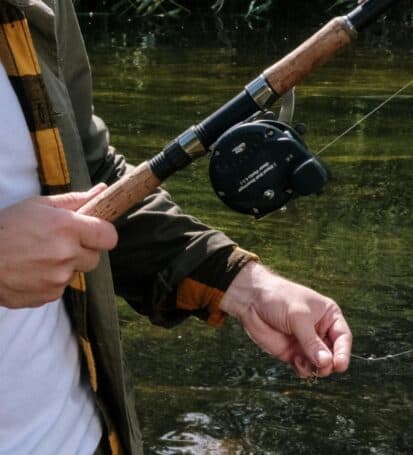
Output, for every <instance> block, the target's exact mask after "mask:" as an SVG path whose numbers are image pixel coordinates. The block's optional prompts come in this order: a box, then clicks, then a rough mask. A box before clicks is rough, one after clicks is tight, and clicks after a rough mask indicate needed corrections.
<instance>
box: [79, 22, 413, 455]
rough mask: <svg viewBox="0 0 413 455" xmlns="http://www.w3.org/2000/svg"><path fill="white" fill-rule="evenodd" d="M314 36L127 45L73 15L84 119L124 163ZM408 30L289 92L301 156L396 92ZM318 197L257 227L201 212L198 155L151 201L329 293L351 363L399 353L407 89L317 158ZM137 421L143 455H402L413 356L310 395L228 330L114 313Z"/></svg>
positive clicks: (409, 157)
mask: <svg viewBox="0 0 413 455" xmlns="http://www.w3.org/2000/svg"><path fill="white" fill-rule="evenodd" d="M318 25H319V24H318V23H314V22H313V23H312V24H310V25H309V26H308V27H304V28H303V27H298V26H297V25H294V24H289V25H288V26H287V25H283V26H278V27H275V26H274V25H269V24H261V23H258V24H247V23H245V22H244V21H243V20H242V19H241V18H237V19H235V20H234V21H231V20H229V19H226V20H224V21H220V20H215V21H214V20H212V19H209V20H203V21H200V22H199V23H197V24H188V21H186V22H184V24H183V25H179V26H178V25H176V24H174V25H173V26H171V27H158V26H156V24H155V25H154V26H153V27H152V28H150V31H145V32H143V31H140V29H139V26H138V25H137V24H134V23H128V22H125V23H124V24H123V25H122V27H120V26H118V27H113V26H111V25H109V26H108V23H107V21H106V20H104V19H102V18H99V17H98V18H96V17H95V18H82V26H83V30H84V31H85V32H86V36H87V44H88V48H89V52H90V56H91V61H92V67H93V72H94V80H95V86H94V88H95V105H96V111H97V113H98V114H99V115H101V116H102V117H103V118H104V119H105V120H106V122H107V123H108V125H109V127H110V130H111V139H112V143H114V144H115V145H116V146H117V148H118V149H119V150H120V151H121V152H122V153H124V154H126V155H127V156H128V157H129V159H130V160H131V161H132V162H135V163H138V162H141V161H142V160H144V159H146V158H148V157H150V156H152V155H154V154H155V153H156V152H158V151H159V150H160V149H161V148H162V147H163V146H164V145H165V144H166V143H167V142H168V141H169V140H170V139H172V138H174V137H175V136H177V135H178V134H179V133H181V132H182V131H184V130H185V129H186V128H187V127H188V126H190V125H191V124H193V123H196V122H198V121H199V120H201V119H202V118H204V117H205V116H206V115H208V114H209V113H211V112H212V111H213V110H215V109H216V108H217V107H219V106H220V105H221V104H223V103H224V102H225V101H227V100H228V99H229V98H231V97H232V96H233V95H235V94H236V93H237V92H238V91H239V90H240V89H241V88H242V87H243V86H244V85H245V83H247V82H249V81H250V80H251V79H253V78H254V77H256V76H257V75H258V74H259V72H260V71H262V70H263V69H264V68H265V67H267V66H269V65H270V64H272V63H273V62H275V61H276V60H278V59H279V58H280V57H281V56H282V55H284V53H285V52H287V51H288V50H290V49H292V48H294V47H295V46H296V45H297V44H299V42H300V41H301V40H302V39H304V37H305V36H306V35H309V34H311V33H312V32H313V31H314V30H315V29H316V28H317V27H318ZM411 37H412V28H411V27H410V28H409V27H401V26H400V27H390V26H388V25H385V24H384V25H383V24H382V25H381V26H378V27H375V28H374V29H373V30H372V31H370V32H368V33H367V34H365V35H364V36H363V37H362V38H361V39H360V41H359V42H358V43H357V45H356V46H353V47H352V48H350V49H348V50H346V51H344V52H343V53H341V54H340V55H339V56H338V57H337V58H335V59H334V60H333V61H332V62H330V63H329V64H328V65H327V66H325V67H324V68H322V69H320V70H319V71H317V73H316V74H314V75H312V76H311V77H309V78H308V79H307V80H306V81H305V83H304V84H302V85H301V86H300V87H299V88H298V89H297V105H296V116H295V120H296V121H297V122H303V123H305V124H306V126H307V132H306V134H305V140H306V142H307V144H308V145H309V147H310V148H311V149H312V150H314V151H317V150H319V149H320V148H321V147H322V146H323V145H325V144H326V143H328V142H329V141H331V140H332V139H334V137H335V136H337V135H338V134H339V133H341V132H342V131H343V130H345V129H346V128H347V127H349V126H350V125H352V124H353V123H354V122H356V121H357V120H359V119H360V118H362V117H363V115H365V114H366V113H367V112H369V111H370V110H372V109H373V108H374V107H375V106H377V105H378V104H380V103H381V102H382V101H383V100H385V99H386V97H388V96H389V95H390V94H392V93H394V92H395V91H396V90H398V89H399V88H400V87H401V86H402V85H404V84H405V83H407V82H408V81H409V80H411V79H412V74H413V58H412V57H413V51H412V40H411ZM321 156H322V158H323V160H324V162H325V163H326V164H327V165H328V167H329V169H330V170H331V172H332V175H333V179H332V181H331V182H330V183H329V184H328V186H327V187H326V190H325V191H324V192H323V194H322V195H320V196H317V197H314V196H312V197H307V198H302V199H300V200H297V201H295V202H293V203H291V204H290V205H289V206H288V208H287V209H286V210H285V211H278V212H276V213H274V214H272V215H270V216H267V217H265V218H263V219H261V220H259V221H256V220H255V219H252V218H249V217H245V216H243V215H239V214H236V213H234V212H232V211H230V210H229V209H227V208H226V207H224V206H223V205H222V203H221V202H220V201H218V200H217V199H216V197H215V195H214V193H213V190H212V189H211V188H210V185H209V182H208V172H207V168H208V160H207V159H206V158H205V159H202V160H200V161H198V162H197V163H195V164H193V165H191V166H190V167H189V168H188V169H186V170H184V171H182V172H181V173H179V174H177V175H175V176H174V177H172V178H171V179H170V180H168V182H167V183H166V185H165V187H166V188H167V189H168V190H169V191H170V192H171V193H172V195H173V197H174V199H175V200H176V201H177V202H178V203H179V204H180V205H181V206H182V208H183V209H184V210H185V211H187V212H189V213H191V214H193V215H195V216H196V217H198V218H200V219H201V220H203V221H204V222H206V223H208V224H210V225H211V226H214V227H217V228H219V229H222V230H224V231H225V232H226V233H227V234H228V235H229V236H231V237H232V238H233V239H235V240H236V241H237V242H239V244H240V245H242V246H243V247H244V248H247V249H250V250H252V251H254V252H255V253H257V254H258V255H259V256H260V257H261V259H262V260H263V262H264V263H266V264H268V265H269V266H270V267H272V268H273V269H275V270H277V271H279V272H280V273H281V274H283V275H285V276H287V277H289V278H291V279H293V280H298V281H299V282H302V283H303V284H306V285H308V286H311V287H313V288H315V289H317V290H318V291H320V292H322V293H325V294H327V295H329V296H331V297H333V298H334V299H335V300H336V301H337V302H338V303H339V304H340V305H341V307H342V308H343V311H344V313H345V315H346V317H347V319H348V321H349V323H350V325H351V327H352V330H353V334H354V349H353V352H354V354H356V355H358V356H361V357H364V358H368V357H374V356H375V357H381V356H386V355H388V354H397V353H400V352H403V351H408V350H410V349H413V282H412V273H413V264H412V262H413V254H412V246H413V229H412V228H413V206H412V199H413V183H412V177H411V176H412V172H413V86H411V87H410V88H409V89H406V90H405V91H404V92H403V93H402V94H400V96H398V97H397V98H395V99H394V100H392V101H391V102H390V103H388V104H387V105H386V106H384V107H383V108H382V109H381V110H380V111H378V112H377V113H376V114H374V115H373V116H372V117H370V118H369V119H368V120H366V121H365V122H363V123H362V124H361V125H360V126H359V127H357V128H356V129H355V130H353V131H352V132H351V133H349V134H348V135H347V136H345V137H344V138H343V139H341V140H340V141H338V142H337V143H336V144H335V145H334V146H332V147H331V148H329V149H328V150H327V151H326V152H324V154H322V155H321ZM120 311H121V319H122V327H123V339H124V342H125V348H126V352H127V357H128V360H129V364H130V367H131V370H132V373H133V378H134V379H133V380H134V382H135V384H136V386H135V387H136V396H137V411H138V414H139V417H140V421H141V427H142V432H143V436H144V440H145V447H146V451H147V453H151V454H164V455H166V454H229V455H231V454H254V455H255V454H257V455H258V454H320V453H321V454H323V453H333V454H336V453H341V454H399V453H400V454H401V453H403V454H404V453H406V454H407V453H413V423H412V422H413V354H410V355H409V354H408V355H403V356H399V357H394V358H387V359H385V360H363V359H358V358H354V359H353V361H352V364H351V366H350V368H349V371H348V372H346V373H345V374H343V375H336V376H333V377H331V378H327V379H322V380H318V381H317V383H314V384H312V385H309V384H307V383H306V382H305V381H302V380H300V379H298V378H297V377H295V375H294V373H293V371H292V370H291V369H290V368H289V367H287V366H285V365H283V364H281V363H279V362H277V361H275V360H274V359H272V358H270V357H268V356H267V355H266V354H264V353H262V352H260V351H259V350H258V349H257V348H256V347H255V346H254V345H253V344H251V343H250V342H249V340H248V339H247V337H246V335H245V334H244V333H243V332H242V330H241V329H240V327H239V326H238V324H237V323H236V322H235V321H231V320H229V321H227V323H226V324H225V326H224V327H223V328H222V329H221V330H214V329H211V328H209V327H206V326H205V325H204V324H203V323H200V322H199V321H197V320H189V321H187V322H185V323H184V324H182V325H181V326H179V327H177V328H175V329H173V330H165V329H161V328H157V327H152V326H151V325H150V324H149V323H148V322H147V321H146V320H145V319H144V318H141V317H139V316H136V315H134V314H133V313H132V312H131V311H130V310H129V309H128V308H126V305H125V304H124V303H121V304H120Z"/></svg>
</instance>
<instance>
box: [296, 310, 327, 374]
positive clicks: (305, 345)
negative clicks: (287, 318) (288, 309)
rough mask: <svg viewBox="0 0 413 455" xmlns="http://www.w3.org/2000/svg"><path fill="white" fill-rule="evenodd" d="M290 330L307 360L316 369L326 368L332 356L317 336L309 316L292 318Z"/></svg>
mask: <svg viewBox="0 0 413 455" xmlns="http://www.w3.org/2000/svg"><path fill="white" fill-rule="evenodd" d="M291 328H292V332H293V335H294V336H295V337H296V338H297V340H298V342H299V343H300V345H301V348H302V349H303V351H304V352H305V354H306V355H307V357H308V359H309V360H310V361H311V362H312V363H313V364H314V365H315V366H316V367H317V368H328V367H329V366H330V365H332V363H333V356H332V353H331V351H330V350H329V349H328V347H327V346H326V344H325V343H324V342H323V341H322V340H321V338H320V337H319V336H318V335H317V332H316V330H315V327H314V325H313V322H312V318H311V316H310V315H309V314H306V313H304V314H302V313H300V314H296V315H294V316H293V317H292V321H291Z"/></svg>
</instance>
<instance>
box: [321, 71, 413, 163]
mask: <svg viewBox="0 0 413 455" xmlns="http://www.w3.org/2000/svg"><path fill="white" fill-rule="evenodd" d="M412 84H413V79H412V80H411V81H410V82H408V83H407V84H406V85H404V86H403V87H402V88H400V89H399V90H397V91H396V92H395V93H393V94H392V95H390V96H389V97H388V98H386V99H385V100H384V101H383V102H382V103H380V104H379V105H378V106H376V107H375V108H374V109H372V110H371V111H370V112H369V113H368V114H366V115H365V116H364V117H363V118H361V119H360V120H357V122H355V123H354V124H353V125H351V126H350V128H347V129H346V130H345V131H343V132H342V133H341V134H340V135H339V136H337V137H335V138H334V139H333V140H332V141H331V142H329V143H328V144H326V145H325V146H324V147H323V148H322V149H320V150H319V151H318V152H317V153H315V155H316V156H319V155H321V154H322V153H324V152H325V151H326V150H327V149H328V148H330V147H331V146H332V145H333V144H335V143H336V142H337V141H339V140H340V139H341V138H342V137H344V136H345V135H346V134H348V133H349V132H350V131H352V130H354V128H356V127H357V126H358V125H360V123H363V122H364V121H365V120H367V119H368V118H369V117H371V116H372V115H373V114H375V113H376V112H377V111H378V110H380V109H381V108H382V107H383V106H385V105H386V104H387V103H389V102H390V101H391V100H392V99H394V98H396V96H398V95H400V93H402V92H403V91H404V90H406V89H407V88H408V87H410V85H412Z"/></svg>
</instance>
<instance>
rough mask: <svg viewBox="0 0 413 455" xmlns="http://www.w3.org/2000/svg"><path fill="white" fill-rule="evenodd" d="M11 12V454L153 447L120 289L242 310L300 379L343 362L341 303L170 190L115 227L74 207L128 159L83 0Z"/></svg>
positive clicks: (1, 37)
mask: <svg viewBox="0 0 413 455" xmlns="http://www.w3.org/2000/svg"><path fill="white" fill-rule="evenodd" d="M26 18H27V22H26ZM0 22H1V27H0V60H1V65H0V93H1V103H0V125H1V126H0V128H1V129H2V133H1V135H0V402H1V406H0V455H5V454H7V455H11V454H13V455H20V454H29V453H30V454H40V453H41V454H68V455H71V454H85V455H86V454H93V453H99V454H103V453H116V454H117V453H127V454H135V455H136V454H139V453H141V451H142V449H141V440H140V435H139V430H138V424H137V421H136V416H135V412H134V405H133V400H132V397H131V394H132V392H131V390H130V389H129V388H128V387H127V384H126V383H127V381H126V379H125V372H124V370H123V360H122V350H121V345H120V339H119V326H118V321H117V314H116V307H115V303H114V295H115V292H114V291H115V290H116V293H117V294H119V295H121V296H122V297H124V298H125V299H126V300H127V301H128V302H129V303H130V304H131V305H132V306H133V307H134V308H136V309H137V311H139V312H141V313H143V314H146V315H148V317H149V318H150V319H151V320H152V321H153V322H154V323H157V324H162V325H165V326H168V325H173V324H175V323H177V322H179V321H180V320H182V319H184V318H185V317H187V316H189V315H191V314H194V315H197V316H199V317H201V318H204V319H206V320H207V321H208V322H209V323H211V324H212V325H216V326H218V325H220V324H221V323H222V321H223V319H224V317H225V314H230V315H233V316H235V317H237V318H238V319H239V320H240V322H241V324H242V325H243V326H244V328H245V330H246V331H247V333H248V334H249V335H250V337H251V338H252V339H253V340H254V341H255V342H256V343H257V344H258V345H259V346H260V347H261V348H262V349H263V350H265V351H267V352H268V353H270V354H271V355H274V356H276V357H277V358H279V359H281V360H283V361H285V362H288V363H290V364H292V365H293V366H294V368H295V369H296V371H297V373H298V374H299V375H300V376H301V377H309V376H311V375H312V373H313V371H314V369H317V374H318V375H319V376H321V377H324V376H328V375H329V374H331V373H333V372H342V371H345V370H346V369H347V367H348V363H349V356H350V349H351V333H350V330H349V329H348V326H347V324H346V322H345V320H344V318H343V316H342V314H341V311H340V309H339V308H338V306H337V305H336V304H335V303H334V302H333V301H332V300H330V299H328V298H326V297H324V296H321V295H320V294H317V293H316V292H314V291H312V290H310V289H308V288H305V287H303V286H300V285H298V284H295V283H292V282H289V281H288V280H285V279H283V278H281V277H279V276H277V275H275V274H273V273H272V272H270V271H268V270H267V269H265V267H264V266H262V265H261V264H259V263H258V262H257V258H256V257H255V256H254V255H253V254H251V253H249V252H246V251H244V250H242V249H240V248H238V247H237V246H236V245H234V242H232V241H231V240H230V239H228V238H227V237H226V236H225V235H224V234H222V233H220V232H217V231H214V230H212V229H209V228H207V227H206V226H204V225H202V224H201V223H199V222H198V221H197V220H194V219H193V218H191V217H188V216H186V215H184V214H182V213H181V211H180V210H179V208H178V207H176V206H175V205H174V204H173V202H172V201H171V200H170V198H169V196H168V195H167V194H166V193H165V192H163V191H162V190H159V191H158V192H156V193H155V194H153V195H152V196H150V197H148V198H147V199H146V200H145V201H144V203H143V204H141V205H140V206H139V207H135V208H134V209H133V210H131V211H129V213H128V214H126V215H125V216H123V217H122V218H121V219H120V220H118V221H117V223H116V229H115V227H114V226H113V225H111V224H110V223H107V222H105V221H102V220H99V219H95V218H92V217H88V216H83V215H80V214H78V213H76V210H77V209H79V208H80V207H81V206H82V205H84V204H85V203H86V202H87V201H88V200H90V199H91V198H93V197H94V196H95V195H97V194H98V193H99V192H100V191H102V189H103V188H105V187H106V185H107V184H110V183H112V182H113V181H115V180H116V179H118V178H119V177H120V176H122V175H124V174H125V173H126V172H128V169H129V166H128V165H127V164H126V163H125V160H124V159H123V157H122V156H120V155H118V154H117V153H116V152H115V150H114V149H113V148H112V147H111V146H110V145H109V144H108V135H107V130H106V127H105V125H104V124H103V122H102V121H101V120H100V119H99V118H97V117H95V116H94V115H93V113H92V100H91V84H90V72H89V64H88V60H87V56H86V53H85V49H84V45H83V41H82V37H81V34H80V31H79V28H78V24H77V20H76V15H75V12H74V10H73V5H72V2H71V1H70V0H61V1H57V2H55V1H52V0H47V1H46V0H44V1H42V0H7V1H6V0H0ZM91 185H95V186H93V187H92V188H91V189H88V188H90V187H91ZM107 251H111V253H110V263H109V259H108V255H107V254H106V252H107ZM110 268H111V269H112V272H113V284H114V288H113V285H112V276H111V271H110ZM86 272H87V273H86ZM85 273H86V275H85ZM79 346H80V348H81V349H80V350H79Z"/></svg>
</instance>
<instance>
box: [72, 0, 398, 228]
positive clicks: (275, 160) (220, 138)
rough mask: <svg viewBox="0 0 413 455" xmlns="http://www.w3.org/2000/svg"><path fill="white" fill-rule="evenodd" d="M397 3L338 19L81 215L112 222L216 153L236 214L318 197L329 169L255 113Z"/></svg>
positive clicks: (390, 0) (280, 126)
mask: <svg viewBox="0 0 413 455" xmlns="http://www.w3.org/2000/svg"><path fill="white" fill-rule="evenodd" d="M397 1H398V0H367V1H365V2H363V3H362V4H360V5H358V6H357V7H356V8H355V9H353V10H352V11H350V12H349V13H348V14H347V15H345V16H340V17H336V18H334V19H332V20H331V21H330V22H328V23H327V24H326V25H325V26H324V27H322V28H321V29H320V30H319V31H317V32H316V33H315V34H314V35H312V36H311V37H310V38H309V39H307V40H306V41H305V42H303V43H302V44H301V45H300V46H298V47H297V48H296V49H295V50H293V51H292V52H290V53H289V54H288V55H286V56H285V57H284V58H282V59H281V60H279V61H278V62H276V63H274V64H273V65H272V66H270V67H269V68H267V69H265V70H264V71H263V73H262V74H261V75H260V76H258V77H257V78H256V79H254V80H253V81H252V82H250V83H249V84H247V85H246V86H245V88H244V90H243V91H241V92H240V93H239V94H238V95H236V96H235V97H234V98H232V99H231V100H230V101H228V102H227V103H226V104H225V105H223V106H222V107H221V108H219V109H218V110H217V111H215V112H214V113H213V114H211V115H210V116H209V117H207V118H205V119H204V120H202V121H201V122H200V123H198V124H197V125H194V126H191V127H190V128H189V129H187V130H186V131H185V132H184V133H182V134H181V135H179V136H178V137H177V138H175V139H174V140H173V141H171V142H170V143H169V144H168V145H167V146H166V147H165V148H164V149H163V150H162V151H161V152H160V153H158V154H157V155H155V156H154V157H153V158H152V159H150V160H149V161H145V162H143V163H141V164H140V165H138V166H137V167H136V168H135V169H134V171H132V172H131V173H129V174H128V175H126V176H124V177H122V178H121V179H120V180H119V181H117V182H116V183H114V184H113V185H111V186H110V187H108V188H107V189H106V190H105V191H103V192H102V193H100V194H99V195H98V196H97V197H95V198H94V199H92V200H91V201H89V202H88V203H87V204H85V205H84V206H83V207H82V208H81V209H80V210H79V212H80V213H83V214H86V215H90V216H95V217H98V218H102V219H105V220H107V221H114V220H116V219H117V218H118V217H119V216H121V215H122V214H123V213H125V212H126V211H127V210H128V209H129V208H131V207H132V206H133V205H134V204H136V203H137V202H139V201H141V200H143V199H144V198H145V197H146V196H148V195H149V194H151V193H153V192H154V191H155V190H156V188H157V187H158V186H159V185H160V184H161V183H162V182H163V181H164V180H165V179H167V178H168V177H169V176H171V175H173V174H174V173H175V172H177V171H178V170H180V169H183V168H185V167H186V166H187V165H188V164H190V163H191V162H192V161H194V160H196V159H198V158H200V157H201V156H204V155H206V154H207V153H208V152H210V151H211V152H212V155H211V159H210V168H209V174H210V179H211V184H212V186H213V188H214V190H215V192H216V194H217V196H218V197H219V198H220V199H221V200H222V201H223V202H224V203H225V204H226V205H228V206H229V207H230V208H232V209H234V210H236V211H238V212H241V213H246V214H251V215H253V216H255V217H256V218H259V217H261V216H264V215H266V214H268V213H270V212H272V211H274V210H276V209H278V208H280V207H282V206H284V205H285V204H286V203H287V202H288V201H289V200H290V199H292V198H296V197H298V196H306V195H310V194H316V193H319V192H320V191H321V189H322V188H323V186H324V185H325V184H326V182H327V181H328V178H329V172H328V170H327V168H326V167H325V165H324V164H323V163H322V162H321V161H320V160H319V159H318V157H317V156H316V155H314V154H313V153H312V152H311V151H310V150H309V149H308V147H307V146H306V144H305V143H304V141H303V140H302V138H301V135H300V133H299V131H297V130H296V129H294V128H292V127H291V126H290V125H288V124H287V123H284V122H282V121H276V120H273V119H268V118H265V117H264V118H257V117H256V115H257V113H260V112H261V113H262V112H266V111H267V110H268V108H269V107H270V106H271V105H272V104H273V103H274V102H275V101H276V100H277V99H279V98H281V97H282V96H283V95H285V94H287V93H289V92H290V91H291V90H293V88H294V87H295V86H296V85H297V84H298V83H300V82H301V81H302V80H303V79H304V78H305V77H306V76H307V75H309V74H311V73H312V72H313V71H314V70H315V69H316V68H318V67H319V66H321V65H323V64H324V63H326V62H327V61H328V60H330V59H331V58H332V57H333V56H334V55H335V54H336V53H337V51H339V50H340V49H342V48H344V47H345V46H347V45H348V44H350V43H351V42H352V41H353V40H354V39H356V37H357V34H358V32H359V31H360V30H362V29H364V28H365V27H366V26H368V25H369V24H370V23H372V22H374V21H375V20H376V19H377V18H378V17H379V16H380V15H381V14H383V13H384V12H385V11H386V10H387V9H389V8H390V7H391V6H393V5H394V4H395V3H397Z"/></svg>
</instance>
